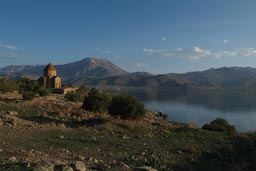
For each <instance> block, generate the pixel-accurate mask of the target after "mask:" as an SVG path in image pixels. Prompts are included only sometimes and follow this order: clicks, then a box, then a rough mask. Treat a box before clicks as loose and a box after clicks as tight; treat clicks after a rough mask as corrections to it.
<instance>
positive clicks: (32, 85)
mask: <svg viewBox="0 0 256 171" xmlns="http://www.w3.org/2000/svg"><path fill="white" fill-rule="evenodd" d="M18 85H19V92H21V93H25V92H34V93H38V91H39V89H40V86H39V84H38V82H37V81H35V80H30V79H28V78H22V79H21V80H19V81H18Z"/></svg>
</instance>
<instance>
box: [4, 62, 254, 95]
mask: <svg viewBox="0 0 256 171" xmlns="http://www.w3.org/2000/svg"><path fill="white" fill-rule="evenodd" d="M45 66H46V65H12V66H7V67H4V68H0V76H2V77H8V78H12V79H19V78H21V77H24V76H26V77H29V78H34V79H36V78H38V77H39V76H41V75H42V72H43V69H44V67H45ZM55 67H56V69H57V73H58V75H59V76H60V77H62V79H63V81H64V82H65V83H71V84H73V85H76V86H80V85H94V86H111V87H132V88H152V89H160V90H169V89H175V90H180V89H191V88H200V89H231V88H232V89H256V69H255V68H250V67H222V68H218V69H209V70H206V71H200V72H188V73H184V74H175V73H169V74H161V75H154V74H151V73H147V72H135V73H129V72H127V71H125V70H124V69H122V68H120V67H118V66H117V65H115V64H113V63H111V62H110V61H108V60H106V59H100V58H95V57H90V58H85V59H82V60H80V61H77V62H73V63H68V64H64V65H55Z"/></svg>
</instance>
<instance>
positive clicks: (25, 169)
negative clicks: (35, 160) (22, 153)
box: [0, 162, 34, 171]
mask: <svg viewBox="0 0 256 171" xmlns="http://www.w3.org/2000/svg"><path fill="white" fill-rule="evenodd" d="M32 166H34V165H33V164H32ZM0 170H4V171H18V170H22V171H32V170H33V169H32V167H31V165H30V164H29V165H28V163H22V162H16V163H5V164H0Z"/></svg>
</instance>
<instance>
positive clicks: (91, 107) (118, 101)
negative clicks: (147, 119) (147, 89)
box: [83, 88, 145, 119]
mask: <svg viewBox="0 0 256 171" xmlns="http://www.w3.org/2000/svg"><path fill="white" fill-rule="evenodd" d="M83 108H84V109H85V110H88V111H92V112H107V113H108V114H110V115H112V116H120V117H121V118H123V119H136V118H140V117H143V116H144V115H145V107H144V105H143V104H142V103H141V102H140V101H138V100H137V99H136V98H135V97H133V96H129V95H113V94H109V93H105V92H100V91H99V90H96V89H95V88H92V89H91V90H90V92H89V93H88V96H86V97H85V99H84V102H83Z"/></svg>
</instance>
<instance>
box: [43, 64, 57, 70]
mask: <svg viewBox="0 0 256 171" xmlns="http://www.w3.org/2000/svg"><path fill="white" fill-rule="evenodd" d="M44 71H56V68H55V67H54V66H53V65H52V64H51V63H49V64H48V65H47V66H46V67H45V69H44Z"/></svg>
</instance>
